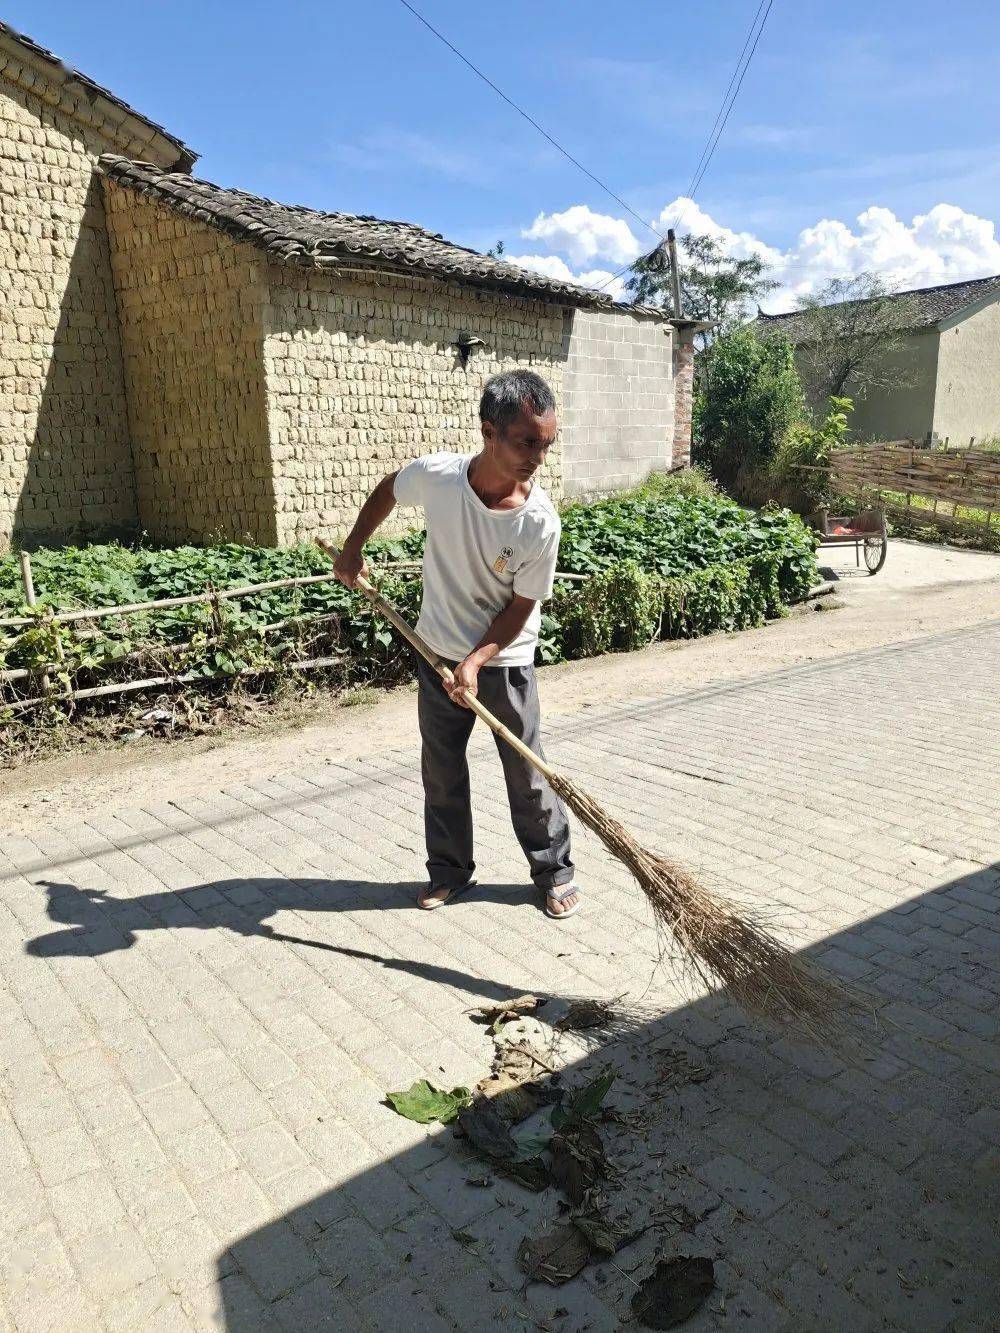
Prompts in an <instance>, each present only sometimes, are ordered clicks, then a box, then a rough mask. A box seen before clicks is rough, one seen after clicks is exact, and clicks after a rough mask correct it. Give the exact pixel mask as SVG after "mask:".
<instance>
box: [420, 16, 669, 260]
mask: <svg viewBox="0 0 1000 1333" xmlns="http://www.w3.org/2000/svg"><path fill="white" fill-rule="evenodd" d="M399 3H400V4H401V5H402V6H403V8H404V9H408V10H409V11H410V13H411V14H412V15H413V17H414V18H415V19H419V20H420V22H421V23H422V24H423V25H424V27H425V28H427V29H428V31H429V32H432V33H433V34H434V36H435V37H436V38H437V39H438V41H441V42H443V43H444V44H445V46H446V47H447V48H448V50H449V51H452V52H453V53H454V54H455V55H456V56H458V58H459V60H461V61H462V63H463V64H465V65H468V67H469V69H471V70H472V72H473V74H476V75H478V77H479V78H481V79H482V81H483V83H485V84H487V85H488V86H489V87H490V88H492V89H493V91H494V92H495V93H496V95H497V96H498V97H500V98H501V99H502V100H503V101H504V102H506V103H507V105H508V106H509V107H512V108H513V110H515V111H516V112H517V114H518V115H519V116H523V117H524V119H525V120H526V121H527V122H528V124H529V125H531V126H533V128H534V129H536V130H537V131H538V133H539V134H540V135H542V137H543V138H545V139H548V141H549V143H550V144H551V145H552V147H553V148H556V149H558V150H559V152H560V153H562V155H563V157H565V158H566V159H567V161H569V162H572V163H573V165H574V167H577V168H578V169H579V170H580V171H582V172H583V174H584V175H585V176H589V177H590V179H591V180H592V181H593V182H594V184H595V185H599V186H600V187H601V189H602V190H603V191H604V193H605V194H606V195H608V196H609V198H611V199H613V200H614V201H615V203H616V204H620V205H621V207H622V208H624V210H625V212H626V213H630V214H631V215H632V217H634V218H635V220H636V221H637V222H641V223H642V225H643V226H644V227H648V228H649V230H650V231H651V232H652V233H653V235H654V236H657V237H659V239H660V240H661V241H662V240H663V239H664V237H663V236H662V235H661V233H660V232H658V231H657V230H656V228H655V227H654V226H653V225H652V223H651V222H648V221H647V220H646V219H645V218H644V217H640V215H639V214H638V213H637V212H636V211H635V209H634V208H631V207H630V206H629V205H628V204H627V203H626V202H625V200H624V199H622V198H621V197H620V196H619V195H617V194H615V192H614V190H612V189H611V187H610V186H608V185H605V184H604V182H603V181H602V180H601V179H600V178H599V177H597V176H595V175H594V173H593V172H592V171H589V170H588V169H587V168H586V167H585V166H584V165H583V163H582V162H581V161H579V160H578V159H577V158H575V157H574V156H573V154H572V153H571V152H569V151H568V150H567V149H565V148H564V147H563V146H562V144H561V143H559V141H558V140H557V139H553V137H552V135H551V134H549V132H548V130H545V129H543V128H542V127H541V125H539V123H538V121H537V120H534V119H532V117H531V116H529V115H528V113H527V111H525V110H524V109H523V108H522V107H519V106H518V104H517V103H516V102H514V101H512V100H511V99H510V98H509V97H508V96H507V94H506V93H505V92H504V91H503V89H502V88H498V87H497V85H496V84H495V83H494V82H493V80H492V79H490V78H487V76H486V75H485V74H484V73H483V71H482V70H481V69H478V68H477V67H476V66H475V65H474V64H473V63H472V61H471V60H469V59H468V57H466V56H464V55H463V54H462V52H461V51H460V50H459V49H458V47H457V46H453V45H452V44H451V42H449V41H448V38H447V37H445V35H444V34H443V33H441V32H439V31H438V30H437V28H435V27H434V25H433V24H432V23H429V22H428V21H427V19H425V18H424V16H423V14H421V13H420V11H419V10H417V9H414V7H413V5H411V4H410V3H409V0H399Z"/></svg>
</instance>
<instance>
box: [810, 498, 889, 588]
mask: <svg viewBox="0 0 1000 1333" xmlns="http://www.w3.org/2000/svg"><path fill="white" fill-rule="evenodd" d="M811 521H812V524H813V526H814V527H815V528H816V531H817V532H818V533H819V544H820V546H853V547H854V555H855V559H856V560H857V562H858V568H859V569H860V568H861V557H862V556H864V561H865V566H866V568H867V570H868V573H869V574H877V573H878V572H879V570H880V569H881V568H882V566H883V565H884V564H885V558H886V556H887V555H888V553H889V535H888V533H887V531H886V526H885V511H884V510H883V509H864V510H862V512H861V513H860V514H830V513H829V512H828V511H827V510H826V509H817V511H816V513H815V514H813V516H812V520H811Z"/></svg>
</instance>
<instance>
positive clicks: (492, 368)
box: [264, 266, 564, 543]
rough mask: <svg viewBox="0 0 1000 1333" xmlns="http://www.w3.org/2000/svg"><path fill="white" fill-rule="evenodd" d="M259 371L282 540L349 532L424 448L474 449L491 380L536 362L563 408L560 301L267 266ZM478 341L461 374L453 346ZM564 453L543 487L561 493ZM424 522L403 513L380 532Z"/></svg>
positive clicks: (553, 459)
mask: <svg viewBox="0 0 1000 1333" xmlns="http://www.w3.org/2000/svg"><path fill="white" fill-rule="evenodd" d="M265 326H266V333H265V344H264V365H265V370H266V376H267V390H268V424H269V432H270V440H271V454H272V459H273V467H274V489H275V503H276V506H277V515H278V540H279V542H281V543H291V542H295V541H301V540H307V539H308V538H309V537H311V536H312V535H313V534H314V533H318V532H327V533H333V534H334V535H335V536H341V535H343V534H344V533H345V532H346V531H347V530H348V529H349V528H350V525H351V523H352V522H353V520H354V516H355V514H356V513H357V510H358V508H359V507H360V505H361V504H362V503H363V502H364V499H365V497H366V496H367V495H368V493H369V491H370V490H371V489H372V487H373V486H374V485H375V483H376V482H377V481H378V480H379V479H380V478H381V477H383V476H385V475H386V474H387V473H389V472H392V471H393V470H394V469H395V468H398V467H399V466H400V465H401V464H403V463H405V462H407V461H408V460H409V459H411V458H415V457H417V456H419V455H420V454H427V453H433V452H435V451H436V450H439V449H449V450H453V451H455V452H456V453H471V452H473V451H474V450H475V449H477V448H478V446H479V439H480V436H479V430H478V424H477V423H478V407H479V397H480V394H481V392H482V386H483V384H484V383H485V381H486V379H487V378H488V377H489V376H490V375H492V374H495V373H496V372H497V371H500V370H507V369H513V368H515V367H518V366H520V367H525V366H527V367H530V368H531V369H533V370H536V371H537V372H538V373H539V374H540V375H542V376H544V378H546V379H547V380H548V381H549V383H550V384H551V385H552V388H553V390H554V392H555V395H556V402H557V404H558V405H559V406H560V408H561V404H562V395H563V359H564V350H563V347H564V327H563V326H564V316H563V309H562V307H560V306H553V305H548V304H546V303H544V302H541V301H530V300H522V299H520V298H515V297H507V296H504V295H501V294H495V293H492V292H478V291H476V290H474V289H472V288H469V287H464V286H458V285H448V286H443V285H442V284H441V283H438V282H433V283H431V282H428V281H426V280H423V279H420V278H407V277H399V278H397V277H393V276H390V275H385V274H383V275H379V277H378V278H377V279H376V278H374V277H370V276H367V275H365V276H359V277H357V278H355V279H349V278H343V277H338V278H332V277H327V276H325V275H321V274H309V273H297V272H295V271H294V270H290V269H287V268H283V267H279V266H272V268H271V271H270V297H269V303H268V309H267V314H266V317H265ZM462 332H465V333H468V334H470V335H472V336H474V337H477V338H481V339H482V340H483V344H484V345H483V346H482V347H477V348H476V349H475V350H474V351H473V352H472V353H471V355H470V357H469V360H468V365H467V366H466V368H464V369H463V368H462V366H461V362H460V359H459V357H458V354H457V350H456V348H455V345H454V344H455V340H456V338H457V337H458V335H459V334H460V333H462ZM562 465H563V456H562V447H561V445H560V444H557V446H556V447H555V448H554V449H553V450H552V452H551V454H550V456H549V458H548V460H547V461H546V464H545V467H544V470H543V475H542V479H541V480H542V485H543V486H544V487H545V489H546V490H547V491H548V493H549V495H550V496H551V498H552V499H553V501H558V500H559V499H560V498H561V496H562V490H563V487H562ZM417 520H418V516H417V514H416V513H415V511H412V510H405V509H402V510H397V511H396V512H395V513H394V514H393V515H392V518H391V519H390V521H389V523H387V524H386V527H385V529H384V531H386V532H387V533H388V532H393V531H397V532H398V531H402V530H405V529H406V528H408V527H412V526H413V525H414V523H415V522H416V521H417Z"/></svg>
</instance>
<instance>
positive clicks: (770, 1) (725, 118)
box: [688, 0, 774, 199]
mask: <svg viewBox="0 0 1000 1333" xmlns="http://www.w3.org/2000/svg"><path fill="white" fill-rule="evenodd" d="M773 4H774V0H767V9H765V11H764V17H763V18H762V19H761V22H760V27H759V28H758V29H757V36H756V37H755V38H754V41H753V46H752V47H751V48H750V54H749V55H748V56H747V59H746V64H745V65H744V66H743V73H742V74H741V75H740V79H739V82H738V83H737V85H736V91H735V92H734V93H733V95H732V98H731V99H730V102H729V106H728V107H727V109H726V114H725V116H723V118H722V124H721V125H720V126H719V128H718V131H717V132H716V135H715V143H713V145H712V150H711V152H710V153H709V155H708V160H707V161H706V162H705V165H704V166H703V167H702V168H701V171H700V172H699V174H698V178H697V180H696V181H695V183H694V190H697V189H698V186H699V185H700V184H701V182H702V180H703V179H704V176H705V172H706V171H707V170H708V168H709V164H710V163H711V161H712V158H713V156H714V155H715V150H716V148H717V147H718V145H719V140H720V139H721V138H722V132H723V130H724V129H725V128H726V123H727V122H728V120H729V115H730V112H731V111H732V109H733V107H734V106H735V105H736V99H737V97H739V95H740V89H741V88H742V87H743V80H744V79H745V78H746V76H747V70H748V69H749V68H750V62H751V60H753V57H754V52H755V51H756V50H757V44H758V42H759V41H760V38H761V33H762V32H763V31H764V24H765V23H766V22H767V17H768V15H769V14H770V12H771V7H772V5H773ZM757 12H758V14H759V13H760V10H758V11H757ZM755 21H756V20H755ZM751 31H752V29H751ZM688 194H689V197H690V198H692V199H693V198H694V194H693V192H692V191H689V192H688Z"/></svg>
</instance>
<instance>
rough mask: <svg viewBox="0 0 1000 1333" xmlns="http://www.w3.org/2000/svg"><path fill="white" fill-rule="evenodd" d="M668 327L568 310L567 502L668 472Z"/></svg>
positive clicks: (627, 315)
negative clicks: (653, 474) (654, 472)
mask: <svg viewBox="0 0 1000 1333" xmlns="http://www.w3.org/2000/svg"><path fill="white" fill-rule="evenodd" d="M672 333H673V330H672V327H671V325H670V324H668V323H666V322H665V321H663V320H661V319H659V318H657V317H656V316H651V315H641V314H632V313H631V312H627V311H617V310H616V311H607V312H606V311H599V312H598V311H590V310H574V311H572V312H571V314H570V315H569V316H568V317H567V323H566V330H565V349H566V380H565V404H564V410H563V417H562V433H563V459H564V462H563V468H564V486H565V494H566V495H567V496H568V497H574V498H576V497H586V496H595V495H604V494H607V493H609V492H612V491H616V490H625V489H627V488H628V487H630V486H634V485H636V484H637V483H639V482H641V481H642V480H643V479H644V478H645V477H647V476H648V475H649V473H650V472H653V471H665V470H667V469H668V468H670V466H671V462H672V448H673V438H674V381H673V362H672V353H673V339H672Z"/></svg>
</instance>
